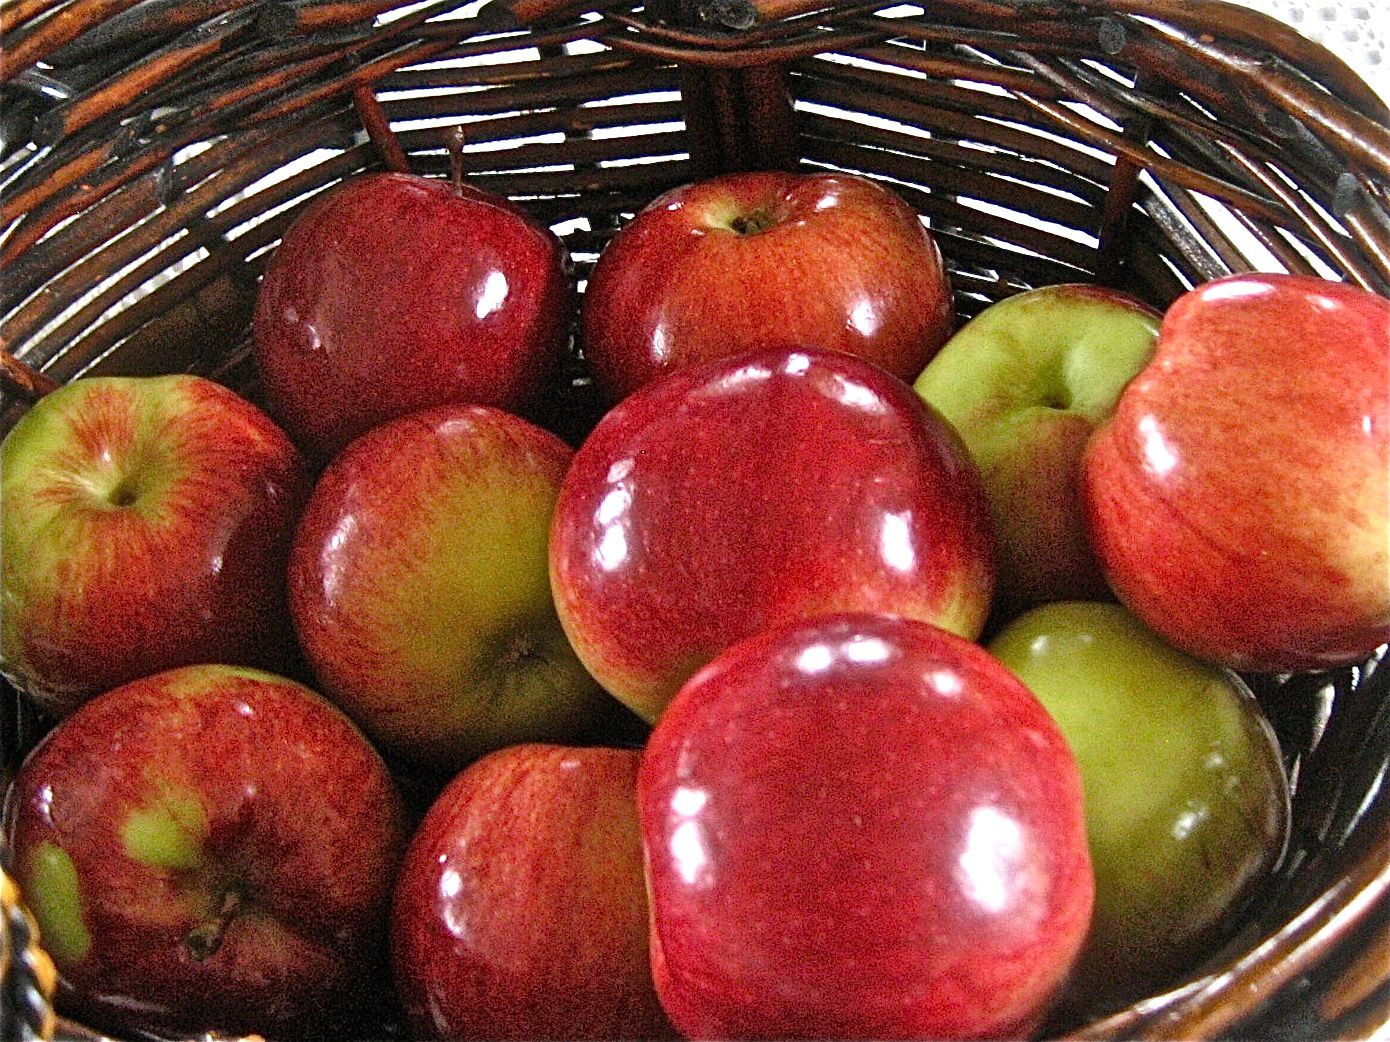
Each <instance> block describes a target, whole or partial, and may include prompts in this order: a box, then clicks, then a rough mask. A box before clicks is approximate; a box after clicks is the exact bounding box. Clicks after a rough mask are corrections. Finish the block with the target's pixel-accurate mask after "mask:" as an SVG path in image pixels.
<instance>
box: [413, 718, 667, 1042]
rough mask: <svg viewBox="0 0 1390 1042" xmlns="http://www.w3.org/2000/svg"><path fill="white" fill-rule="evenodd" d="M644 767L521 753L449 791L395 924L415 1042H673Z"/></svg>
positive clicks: (599, 754)
mask: <svg viewBox="0 0 1390 1042" xmlns="http://www.w3.org/2000/svg"><path fill="white" fill-rule="evenodd" d="M639 758H640V753H639V752H637V751H636V750H631V749H608V748H584V749H578V748H566V747H563V746H556V745H514V746H510V747H508V748H506V749H503V750H500V751H499V752H495V753H493V754H491V755H490V756H486V757H484V758H483V759H481V760H479V761H478V762H477V763H475V764H473V765H472V766H471V767H469V768H468V769H466V770H465V771H464V772H463V773H462V774H460V775H459V776H458V777H456V778H455V779H454V781H453V782H451V783H450V784H449V786H448V787H447V788H445V790H444V792H443V793H442V794H441V795H440V797H439V798H438V800H436V801H435V803H434V805H433V806H432V807H431V808H430V810H429V813H428V814H427V815H426V816H425V819H424V821H423V822H422V824H421V825H420V828H419V830H418V832H417V833H416V835H415V838H414V839H413V840H412V841H411V845H410V850H409V852H408V854H407V855H406V859H405V862H404V864H403V866H402V869H401V875H400V882H399V884H398V886H397V890H396V899H395V906H394V911H393V915H392V923H393V926H392V953H393V959H394V964H395V969H396V979H397V983H398V986H399V990H400V995H401V998H402V1001H403V1002H404V1003H405V1006H406V1011H407V1013H408V1014H409V1017H410V1021H411V1025H412V1027H413V1028H414V1031H415V1034H416V1035H417V1036H418V1037H421V1038H440V1039H495V1038H518V1039H558V1038H565V1039H638V1038H668V1037H671V1027H670V1024H669V1023H668V1022H667V1020H666V1017H665V1014H663V1013H662V1011H661V1006H660V1005H659V1004H658V1002H657V998H656V992H655V990H654V988H653V985H652V979H651V970H650V968H649V965H648V955H647V896H646V891H645V889H644V887H643V882H642V849H641V840H640V838H639V836H638V830H637V797H636V783H637V766H638V761H639Z"/></svg>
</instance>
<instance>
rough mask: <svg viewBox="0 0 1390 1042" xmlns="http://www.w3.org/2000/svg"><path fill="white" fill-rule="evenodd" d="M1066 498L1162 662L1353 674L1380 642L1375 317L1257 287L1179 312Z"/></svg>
mask: <svg viewBox="0 0 1390 1042" xmlns="http://www.w3.org/2000/svg"><path fill="white" fill-rule="evenodd" d="M1083 485H1084V491H1083V494H1084V497H1085V501H1086V510H1087V516H1088V523H1089V526H1090V532H1091V536H1092V541H1093V543H1094V545H1095V549H1096V553H1097V556H1098V557H1099V559H1100V561H1101V564H1102V566H1103V567H1104V569H1105V572H1106V576H1107V578H1108V579H1109V581H1110V584H1111V586H1112V587H1113V588H1114V590H1115V593H1116V594H1117V595H1118V596H1119V597H1120V599H1121V600H1122V601H1124V602H1125V604H1126V605H1128V606H1129V608H1130V609H1131V610H1132V611H1133V612H1134V613H1135V614H1136V615H1138V616H1139V617H1140V618H1141V619H1143V620H1144V621H1145V622H1147V623H1148V624H1149V625H1150V626H1151V627H1153V628H1154V629H1155V630H1157V631H1158V632H1159V633H1161V634H1162V635H1163V636H1165V637H1167V638H1168V639H1169V640H1170V641H1171V642H1173V643H1174V644H1176V645H1177V646H1178V647H1180V648H1182V649H1184V650H1185V651H1187V652H1189V653H1190V654H1192V655H1194V656H1196V657H1197V658H1200V659H1205V660H1207V661H1209V662H1213V663H1217V664H1219V665H1225V666H1229V667H1232V668H1235V669H1241V670H1252V671H1257V672H1266V671H1271V672H1272V671H1283V670H1303V669H1319V668H1324V667H1332V666H1337V665H1343V664H1346V663H1350V662H1355V661H1358V660H1360V659H1363V658H1365V657H1366V656H1367V655H1368V654H1370V652H1371V651H1373V650H1374V649H1375V648H1376V647H1377V646H1378V645H1380V644H1382V643H1384V642H1385V641H1387V640H1390V300H1386V299H1385V298H1383V297H1379V296H1376V295H1374V294H1372V293H1368V292H1366V291H1364V290H1360V289H1357V288H1355V287H1353V286H1348V285H1345V284H1342V283H1335V282H1327V281H1324V280H1322V279H1315V278H1310V277H1304V276H1292V275H1269V274H1246V275H1235V276H1231V277H1228V278H1224V279H1218V280H1217V281H1215V282H1210V283H1207V284H1206V285H1203V286H1199V287H1198V288H1197V289H1195V290H1193V291H1191V292H1190V293H1187V294H1185V295H1184V296H1182V297H1180V298H1179V299H1178V300H1177V301H1176V302H1175V303H1174V304H1173V305H1172V307H1170V308H1169V310H1168V312H1167V314H1166V315H1165V316H1164V320H1163V327H1162V329H1161V331H1160V333H1159V339H1158V345H1157V349H1156V353H1155V355H1154V359H1153V361H1152V362H1151V363H1150V364H1149V366H1148V367H1146V368H1145V369H1144V371H1143V372H1142V373H1141V374H1140V375H1139V376H1138V377H1137V378H1136V379H1135V380H1134V382H1133V383H1131V384H1130V385H1129V387H1128V388H1127V389H1126V390H1125V392H1124V394H1123V395H1122V396H1121V398H1120V401H1119V404H1118V406H1117V407H1116V412H1115V416H1114V419H1113V421H1112V422H1110V423H1109V424H1108V425H1106V426H1105V427H1102V428H1101V429H1100V430H1099V431H1097V433H1096V435H1095V436H1094V438H1093V439H1092V441H1091V443H1090V445H1089V447H1088V449H1087V454H1086V457H1085V462H1084V471H1083Z"/></svg>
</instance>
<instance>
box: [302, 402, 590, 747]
mask: <svg viewBox="0 0 1390 1042" xmlns="http://www.w3.org/2000/svg"><path fill="white" fill-rule="evenodd" d="M572 456H573V451H572V450H571V449H570V448H569V446H567V445H566V444H564V442H562V441H560V439H559V438H557V437H555V436H554V435H553V434H550V433H549V432H547V431H544V430H541V429H540V428H539V427H536V426H535V425H533V424H531V423H529V422H527V421H526V420H523V419H521V418H519V417H517V416H514V415H512V414H511V413H506V412H503V411H501V410H499V409H494V408H491V407H489V406H483V405H442V406H438V407H436V408H433V409H427V410H424V411H422V412H418V413H414V414H412V415H410V416H406V417H402V418H401V419H398V420H393V421H391V422H389V423H386V424H384V425H383V426H381V427H377V428H375V429H374V430H372V431H370V432H368V433H367V434H364V435H363V436H362V437H360V438H358V439H357V440H356V441H354V442H353V443H352V444H351V445H349V446H348V447H347V448H346V449H344V450H343V452H342V453H341V454H340V455H339V456H338V457H337V458H336V459H335V460H334V461H333V462H332V463H331V464H330V465H329V467H328V468H327V470H325V471H324V473H323V475H322V477H321V478H320V479H319V482H318V484H317V485H316V486H315V488H314V491H313V494H312V495H311V496H310V499H309V503H308V505H307V506H306V507H305V510H304V517H303V520H302V521H301V523H300V525H299V529H298V531H297V532H296V534H295V541H294V547H293V550H292V552H291V555H290V564H289V589H290V611H291V615H292V616H293V619H294V624H295V629H296V631H297V632H298V634H299V638H300V644H301V646H302V647H303V649H304V654H305V657H306V658H307V659H308V660H309V664H310V666H311V667H312V669H313V671H314V675H315V677H316V678H317V680H318V683H319V685H320V687H321V688H322V690H323V691H324V693H325V694H327V695H328V696H329V697H330V698H332V699H333V700H334V701H335V702H337V703H338V705H340V706H341V707H342V708H343V709H345V710H346V711H347V713H348V715H350V716H351V717H353V719H355V720H356V721H357V722H358V723H359V724H360V725H361V726H362V727H363V729H364V730H366V731H367V733H368V734H370V735H371V736H372V737H373V738H374V739H375V740H376V741H377V742H378V743H380V744H381V746H382V747H383V748H384V749H385V750H387V751H388V752H390V753H392V754H395V755H397V756H400V757H403V758H405V759H407V760H411V761H414V762H416V763H419V764H424V765H427V766H430V767H433V768H438V769H440V770H445V771H450V772H452V771H456V770H457V769H458V768H459V767H461V766H463V765H464V764H465V763H467V762H469V761H470V760H473V759H476V758H477V757H478V756H481V755H482V754H484V753H486V752H490V751H492V750H493V749H496V748H500V747H501V746H503V745H509V744H512V743H515V742H521V741H542V740H545V741H560V740H566V739H568V738H569V737H570V736H571V735H572V734H574V733H575V732H576V731H577V730H578V729H580V728H581V727H582V726H583V725H584V723H585V722H586V720H587V719H588V717H589V715H590V714H591V713H592V712H594V711H595V707H596V706H598V705H599V704H600V703H601V701H602V700H605V699H606V698H607V695H605V694H604V693H603V692H602V691H601V690H599V688H598V687H597V685H596V684H595V683H594V681H593V679H592V678H590V677H589V676H588V674H587V673H586V672H585V671H584V668H583V667H582V666H581V665H580V664H579V661H578V659H576V658H575V655H574V652H573V651H572V650H571V649H570V647H569V644H568V643H567V641H566V639H565V635H564V632H563V631H562V630H561V628H560V624H559V622H558V621H557V619H556V617H555V607H554V602H553V601H552V599H551V594H550V584H549V576H548V565H547V562H548V556H547V544H548V540H549V534H550V523H551V517H552V514H553V512H554V507H555V497H556V495H557V494H558V491H559V488H560V480H561V477H562V476H563V475H564V473H565V469H566V468H567V467H568V466H569V463H570V459H571V457H572Z"/></svg>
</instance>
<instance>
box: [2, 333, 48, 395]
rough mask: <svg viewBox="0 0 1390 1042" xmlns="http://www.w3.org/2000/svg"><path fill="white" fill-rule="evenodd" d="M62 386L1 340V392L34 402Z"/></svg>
mask: <svg viewBox="0 0 1390 1042" xmlns="http://www.w3.org/2000/svg"><path fill="white" fill-rule="evenodd" d="M60 386H62V385H61V384H59V383H58V381H57V380H54V379H53V378H52V377H49V376H45V375H44V374H43V373H41V372H39V371H38V370H37V369H34V368H33V367H31V366H28V365H26V364H25V363H23V362H21V361H20V360H19V359H18V358H16V357H15V356H14V355H12V354H10V351H9V348H8V347H7V346H6V345H5V343H4V341H3V340H0V392H3V393H4V394H6V395H7V396H11V397H14V398H18V399H19V400H20V401H23V402H29V403H31V404H32V403H33V402H36V401H38V400H39V399H40V398H42V397H43V396H44V395H46V394H48V393H49V392H50V391H56V390H57V389H58V388H59V387H60Z"/></svg>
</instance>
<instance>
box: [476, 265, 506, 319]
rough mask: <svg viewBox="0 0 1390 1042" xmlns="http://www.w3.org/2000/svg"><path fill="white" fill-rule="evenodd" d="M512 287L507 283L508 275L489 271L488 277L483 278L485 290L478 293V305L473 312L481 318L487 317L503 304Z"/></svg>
mask: <svg viewBox="0 0 1390 1042" xmlns="http://www.w3.org/2000/svg"><path fill="white" fill-rule="evenodd" d="M510 288H511V287H510V286H508V285H507V276H506V275H504V274H502V272H500V271H490V272H488V275H487V278H486V279H484V280H483V291H482V293H480V294H479V295H478V306H477V308H476V309H475V310H474V312H473V313H474V314H475V315H477V316H478V317H479V318H487V317H488V315H491V314H492V313H493V312H494V311H496V310H497V309H498V308H500V307H501V306H502V303H503V302H504V301H505V300H506V299H507V291H508V290H509V289H510Z"/></svg>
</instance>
